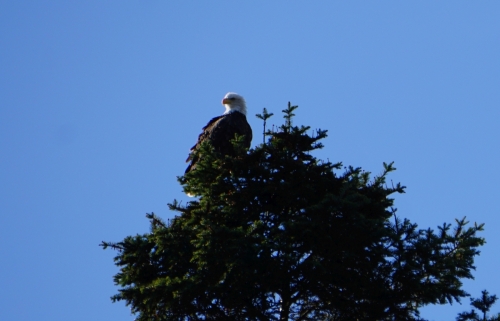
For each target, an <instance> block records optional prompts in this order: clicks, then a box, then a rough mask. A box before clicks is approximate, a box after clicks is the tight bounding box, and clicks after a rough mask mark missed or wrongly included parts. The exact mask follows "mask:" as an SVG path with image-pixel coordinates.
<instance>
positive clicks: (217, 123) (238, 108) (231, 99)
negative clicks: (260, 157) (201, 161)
mask: <svg viewBox="0 0 500 321" xmlns="http://www.w3.org/2000/svg"><path fill="white" fill-rule="evenodd" d="M222 105H224V107H226V111H225V112H224V114H222V115H221V116H217V117H214V118H212V119H211V120H210V121H209V122H208V124H207V125H206V126H205V127H203V129H202V133H201V134H200V135H199V136H198V141H197V142H196V144H195V145H194V146H193V147H191V150H190V153H189V156H188V158H187V159H186V162H190V163H189V165H188V167H187V168H186V172H185V173H188V172H190V171H192V170H193V169H195V168H196V163H197V161H198V157H197V156H194V154H193V152H194V151H196V150H197V149H198V148H200V146H201V144H202V143H203V142H204V141H207V140H208V141H209V142H210V143H211V144H212V146H213V148H214V150H215V151H217V152H219V153H221V154H222V155H231V154H233V152H234V151H233V145H232V144H231V140H232V139H234V137H235V134H238V135H243V136H245V137H244V144H245V147H246V148H250V143H251V142H252V128H251V127H250V125H249V124H248V122H247V117H246V114H247V106H246V104H245V99H244V98H243V97H242V96H240V95H238V94H237V93H233V92H229V93H227V94H226V96H224V98H223V99H222Z"/></svg>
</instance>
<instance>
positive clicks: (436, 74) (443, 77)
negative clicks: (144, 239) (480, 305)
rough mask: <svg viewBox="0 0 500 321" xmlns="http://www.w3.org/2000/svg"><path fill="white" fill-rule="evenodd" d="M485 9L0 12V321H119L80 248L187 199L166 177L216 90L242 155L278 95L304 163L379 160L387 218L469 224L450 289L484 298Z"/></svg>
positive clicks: (137, 7) (496, 37) (490, 180)
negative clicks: (234, 101) (243, 142)
mask: <svg viewBox="0 0 500 321" xmlns="http://www.w3.org/2000/svg"><path fill="white" fill-rule="evenodd" d="M499 17H500V2H499V1H480V2H479V1H477V2H472V1H433V2H431V1H419V2H409V1H404V2H403V1H397V2H396V1H349V2H348V1H343V2H340V1H339V2H334V1H330V2H327V1H308V2H306V1H252V2H250V1H247V2H242V1H241V2H230V1H210V2H209V1H205V2H201V1H185V2H182V3H181V2H180V1H179V2H174V1H84V2H76V1H5V0H4V1H0V48H1V50H0V151H1V152H0V255H1V261H0V262H1V263H0V270H1V273H0V302H1V306H2V308H1V309H0V319H1V320H76V321H78V320H110V319H113V320H133V316H131V315H130V311H129V310H128V308H126V307H125V306H124V304H121V303H117V304H112V303H111V302H110V300H109V297H110V296H111V295H113V294H114V293H115V292H116V290H117V288H116V287H115V286H114V285H113V281H112V276H113V275H114V274H115V273H116V272H117V271H118V270H117V268H116V267H115V266H114V264H113V260H112V259H113V257H114V255H115V253H114V252H113V251H111V250H108V251H103V250H101V249H100V247H98V244H99V243H100V242H101V241H102V240H106V241H120V240H122V239H123V238H124V237H125V236H127V235H134V234H136V233H144V232H147V231H148V221H147V220H146V219H145V217H144V215H145V213H149V212H155V213H156V214H158V215H159V216H161V217H164V218H168V217H171V216H172V215H173V213H172V212H170V211H169V210H168V208H167V203H169V202H171V201H172V200H174V199H178V200H183V201H185V200H187V197H186V196H185V195H184V194H183V193H182V190H181V187H180V186H179V184H178V183H177V181H176V176H178V175H182V174H183V171H184V169H185V166H186V165H185V163H184V160H185V158H186V157H187V153H188V149H189V147H191V146H192V145H193V144H194V142H195V140H196V137H197V135H198V134H199V132H200V130H201V127H202V126H204V125H205V124H206V122H207V121H208V120H209V119H210V118H211V117H213V116H216V115H218V114H221V113H222V112H223V111H224V109H223V107H222V106H221V105H220V100H221V98H222V97H223V96H224V94H225V93H226V92H228V91H235V92H238V93H240V94H242V95H243V96H244V97H245V98H246V100H247V105H248V110H249V117H248V118H249V122H250V124H251V125H252V127H253V129H254V133H255V135H254V141H253V145H256V144H258V143H260V142H261V139H262V137H261V136H260V134H259V133H260V132H261V128H262V124H261V122H260V121H259V120H258V119H257V118H255V117H254V115H255V114H256V113H260V112H262V108H264V107H266V108H267V109H268V110H269V111H270V112H274V113H275V116H274V117H273V118H272V119H271V122H270V123H272V124H277V125H279V124H281V123H282V118H281V112H280V111H281V110H282V109H284V108H285V107H286V104H287V102H288V101H291V102H292V103H293V104H298V105H299V106H300V108H299V109H298V110H297V117H296V119H295V123H296V124H304V125H310V126H311V127H312V128H321V129H328V130H329V137H328V138H327V139H326V140H325V141H324V143H325V148H324V149H323V150H321V151H319V152H318V153H316V156H317V157H319V158H322V159H329V160H330V161H332V162H337V161H342V162H343V163H344V164H345V165H353V166H361V167H363V168H364V169H366V170H368V171H371V172H374V173H380V171H381V170H382V162H391V161H394V162H395V166H396V167H397V168H398V170H397V172H396V173H394V174H393V175H392V176H391V178H392V180H393V181H394V182H401V183H402V184H403V185H406V186H407V187H408V188H407V193H406V194H403V195H401V196H398V197H397V199H396V207H398V209H399V215H400V216H402V217H406V218H409V219H410V220H411V221H413V222H416V223H418V224H419V226H420V227H421V228H428V227H432V228H436V226H437V225H441V224H442V223H444V222H453V221H454V219H455V218H462V217H463V216H467V218H468V219H470V220H471V221H472V222H482V223H486V231H485V232H484V233H483V234H482V235H483V236H484V237H486V240H487V242H488V243H487V244H486V245H485V246H484V247H483V248H482V253H481V256H480V257H478V258H477V260H476V265H477V271H476V272H475V273H474V275H475V277H476V280H475V281H466V282H465V289H466V290H467V291H469V292H470V293H471V294H472V295H473V296H478V295H479V294H480V291H481V290H482V289H488V290H489V291H490V293H496V294H499V295H500V279H499V278H498V266H499V264H500V257H499V255H498V248H499V247H500V233H498V231H499V230H500V219H499V214H500V205H499V204H500V203H499V199H500V187H499V184H498V182H499V180H500V172H499V171H498V165H499V163H500V151H499V138H500V129H499V119H500V110H499V107H500V19H499ZM468 302H469V300H468V299H465V300H464V301H463V305H461V306H460V305H458V304H454V305H452V306H436V307H429V308H425V309H423V311H422V312H423V317H426V318H429V319H430V320H454V319H455V317H456V314H457V312H460V311H464V310H469V304H468ZM494 310H495V311H496V312H499V311H500V305H498V306H497V307H495V309H494Z"/></svg>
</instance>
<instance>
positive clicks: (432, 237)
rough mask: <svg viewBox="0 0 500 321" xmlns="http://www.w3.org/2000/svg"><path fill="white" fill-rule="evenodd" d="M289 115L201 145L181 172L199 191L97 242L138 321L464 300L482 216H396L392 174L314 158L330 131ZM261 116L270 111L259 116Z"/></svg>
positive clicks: (355, 313) (279, 315)
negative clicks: (257, 135) (223, 143)
mask: <svg viewBox="0 0 500 321" xmlns="http://www.w3.org/2000/svg"><path fill="white" fill-rule="evenodd" d="M295 109H296V106H291V105H290V104H289V106H288V108H287V109H286V110H284V111H283V112H284V117H285V124H284V125H282V126H280V127H277V128H276V130H271V131H270V130H265V129H264V133H265V134H264V135H265V136H264V139H265V142H264V143H263V144H261V145H259V146H257V147H256V148H254V149H251V150H250V151H248V152H247V151H246V150H245V148H244V147H243V137H236V138H235V139H234V141H233V144H234V146H235V149H236V150H237V151H238V152H237V153H236V156H224V155H219V154H217V153H216V152H215V151H214V150H213V149H212V148H211V146H210V145H208V144H204V145H203V146H202V147H201V148H200V149H199V150H198V151H197V153H201V154H202V155H203V157H200V158H199V159H200V162H199V163H198V164H197V168H196V170H194V171H192V172H189V173H187V174H186V175H185V176H183V177H180V178H179V181H180V183H181V184H182V185H183V186H184V189H185V191H186V192H189V193H191V194H194V195H197V196H199V199H197V200H193V201H190V202H188V203H187V204H186V205H184V206H183V205H181V204H179V203H178V202H177V201H174V202H173V203H172V204H170V208H171V209H172V210H174V211H176V212H178V213H179V215H177V216H176V217H175V218H174V219H172V220H169V221H168V222H164V221H163V220H162V219H160V218H158V217H157V216H155V215H154V214H148V215H147V217H148V218H149V219H150V221H151V232H150V233H146V234H144V235H136V236H128V237H126V238H125V239H124V240H123V241H121V242H118V243H108V242H103V243H102V245H103V246H104V247H105V248H106V247H109V246H110V247H112V248H114V249H116V250H118V254H117V256H116V258H115V262H116V265H117V266H118V267H119V268H120V271H119V273H117V274H116V275H115V277H114V281H115V283H116V284H117V285H118V286H119V290H118V294H116V295H115V296H113V300H114V301H121V300H123V301H125V302H126V304H127V305H130V306H131V308H132V312H133V313H135V314H137V320H140V321H146V320H262V321H264V320H265V321H268V320H281V321H285V320H370V321H373V320H420V318H419V308H421V307H423V306H425V305H427V304H445V303H451V302H453V301H459V300H460V298H462V297H465V296H466V295H467V293H466V292H465V291H464V290H463V289H462V283H461V279H463V278H472V275H471V270H472V269H474V265H473V263H474V261H473V260H474V257H475V256H476V255H477V254H478V253H479V252H478V250H477V247H479V246H481V245H482V244H483V243H484V240H483V238H480V237H478V236H477V235H476V234H477V232H478V231H481V230H482V228H483V225H477V224H474V225H472V226H469V225H468V222H467V221H466V219H465V218H463V219H458V220H456V223H455V226H454V227H453V228H452V226H451V224H447V223H444V224H443V225H442V226H440V227H438V229H437V230H436V231H433V230H431V229H425V230H421V229H418V228H417V225H416V224H414V223H411V222H410V221H409V220H407V219H400V218H399V217H398V216H397V215H396V209H395V208H393V199H392V198H391V195H393V194H394V193H403V192H404V186H401V185H400V184H396V185H395V186H394V185H390V186H388V185H387V184H386V178H387V175H388V174H389V173H390V172H391V171H393V170H394V169H395V168H394V167H393V164H392V163H389V164H386V163H384V164H383V171H382V173H381V174H380V175H375V176H373V177H372V178H371V175H370V173H368V172H365V171H363V170H362V169H361V168H354V167H350V166H348V167H343V166H342V164H341V163H336V164H332V163H330V162H328V161H322V160H319V159H317V158H315V157H314V156H312V155H311V152H313V151H314V150H316V149H319V148H322V147H323V146H322V144H321V139H323V138H325V137H326V135H327V133H326V131H324V130H316V131H315V132H314V133H313V134H309V132H310V128H309V127H304V126H301V127H298V126H293V124H292V119H293V116H294V114H293V112H294V110H295ZM258 116H259V117H260V118H261V119H263V120H264V121H266V120H267V119H268V118H269V117H270V116H271V114H269V113H267V111H266V110H264V113H263V114H261V115H258Z"/></svg>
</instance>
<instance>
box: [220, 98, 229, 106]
mask: <svg viewBox="0 0 500 321" xmlns="http://www.w3.org/2000/svg"><path fill="white" fill-rule="evenodd" d="M230 103H231V100H230V99H229V98H224V99H222V104H223V105H229V104H230Z"/></svg>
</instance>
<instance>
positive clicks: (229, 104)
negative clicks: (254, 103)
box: [222, 92, 247, 115]
mask: <svg viewBox="0 0 500 321" xmlns="http://www.w3.org/2000/svg"><path fill="white" fill-rule="evenodd" d="M222 104H223V105H224V107H226V111H225V112H224V114H229V113H232V112H233V111H239V112H240V113H242V114H243V115H246V114H247V105H246V104H245V98H243V97H242V96H240V95H238V94H237V93H232V92H229V93H227V94H226V96H224V98H223V99H222Z"/></svg>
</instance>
